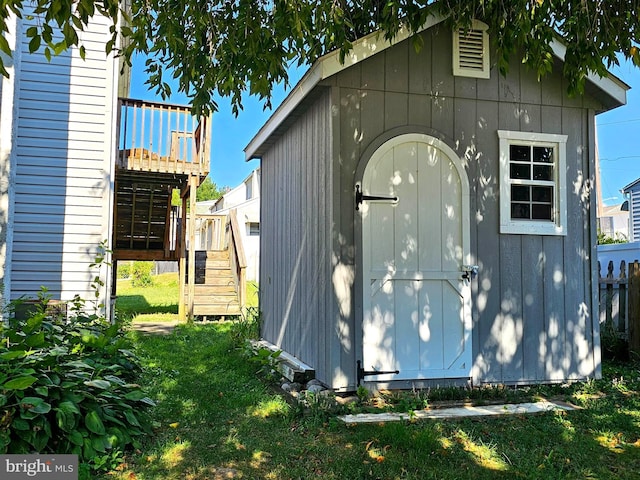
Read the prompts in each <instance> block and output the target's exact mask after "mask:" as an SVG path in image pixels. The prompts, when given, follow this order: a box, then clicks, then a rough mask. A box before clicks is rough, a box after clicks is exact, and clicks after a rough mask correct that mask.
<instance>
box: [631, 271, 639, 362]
mask: <svg viewBox="0 0 640 480" xmlns="http://www.w3.org/2000/svg"><path fill="white" fill-rule="evenodd" d="M629 353H631V354H632V355H640V264H638V260H636V261H635V262H633V263H630V264H629Z"/></svg>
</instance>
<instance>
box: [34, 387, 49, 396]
mask: <svg viewBox="0 0 640 480" xmlns="http://www.w3.org/2000/svg"><path fill="white" fill-rule="evenodd" d="M36 393H37V394H38V395H40V396H41V397H47V396H48V395H49V389H48V388H47V387H36Z"/></svg>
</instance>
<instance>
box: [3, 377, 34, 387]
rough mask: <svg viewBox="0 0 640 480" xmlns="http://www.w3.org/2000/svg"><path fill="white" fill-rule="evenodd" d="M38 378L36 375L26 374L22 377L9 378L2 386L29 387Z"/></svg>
mask: <svg viewBox="0 0 640 480" xmlns="http://www.w3.org/2000/svg"><path fill="white" fill-rule="evenodd" d="M37 381H38V379H37V378H36V377H32V376H31V375H27V376H24V377H18V378H14V379H13V380H9V381H8V382H6V383H5V384H4V385H3V386H2V388H4V389H5V390H24V389H25V388H29V387H30V386H31V385H33V384H34V383H35V382H37Z"/></svg>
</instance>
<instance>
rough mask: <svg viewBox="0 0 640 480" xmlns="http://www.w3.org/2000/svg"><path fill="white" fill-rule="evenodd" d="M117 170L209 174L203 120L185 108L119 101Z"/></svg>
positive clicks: (208, 138)
mask: <svg viewBox="0 0 640 480" xmlns="http://www.w3.org/2000/svg"><path fill="white" fill-rule="evenodd" d="M118 103H119V110H118V115H119V116H118V122H119V123H118V160H117V165H118V167H119V168H123V169H127V170H137V171H145V172H157V173H177V174H194V175H200V176H205V175H207V174H208V173H209V152H210V142H211V136H210V134H209V130H210V126H209V122H208V120H207V118H206V117H200V118H198V117H195V116H193V115H192V113H191V108H190V107H188V106H185V105H173V104H169V103H158V102H149V101H145V100H134V99H130V98H120V99H119V100H118Z"/></svg>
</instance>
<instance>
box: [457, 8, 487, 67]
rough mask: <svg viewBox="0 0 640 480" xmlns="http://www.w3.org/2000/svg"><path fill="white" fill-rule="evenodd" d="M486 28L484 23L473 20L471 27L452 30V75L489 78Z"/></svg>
mask: <svg viewBox="0 0 640 480" xmlns="http://www.w3.org/2000/svg"><path fill="white" fill-rule="evenodd" d="M488 28H489V27H488V26H487V24H486V23H483V22H481V21H479V20H473V23H472V24H471V28H469V29H466V30H465V29H464V28H460V29H457V30H454V32H453V74H454V75H456V76H459V77H473V78H490V76H491V72H490V68H489V34H488V33H487V29H488Z"/></svg>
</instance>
